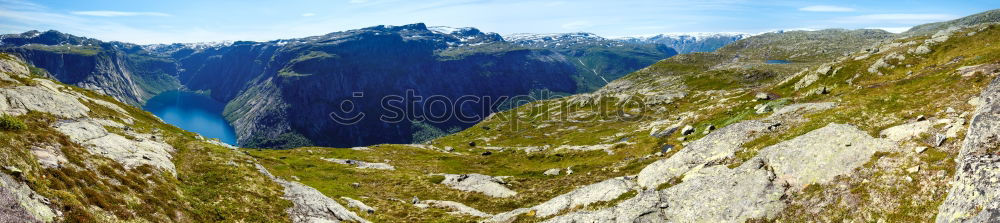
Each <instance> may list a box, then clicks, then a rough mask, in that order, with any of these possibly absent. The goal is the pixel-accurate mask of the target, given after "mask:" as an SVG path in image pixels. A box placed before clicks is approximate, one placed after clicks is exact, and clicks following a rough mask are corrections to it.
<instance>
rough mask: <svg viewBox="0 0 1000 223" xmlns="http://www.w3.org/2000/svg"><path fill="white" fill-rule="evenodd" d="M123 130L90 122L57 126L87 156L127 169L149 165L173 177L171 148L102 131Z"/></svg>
mask: <svg viewBox="0 0 1000 223" xmlns="http://www.w3.org/2000/svg"><path fill="white" fill-rule="evenodd" d="M105 126H110V127H119V128H120V127H122V125H121V124H117V123H116V122H113V121H108V120H99V119H92V118H85V119H78V120H69V121H63V122H59V123H57V124H56V126H55V128H56V130H58V131H59V132H61V133H63V134H65V135H66V136H69V138H70V140H72V141H73V142H75V143H77V144H80V145H82V146H84V148H86V149H87V151H89V152H90V153H93V154H96V155H100V156H104V157H108V158H110V159H112V160H115V161H118V162H119V163H121V164H122V166H125V167H126V168H134V167H137V166H142V165H151V166H154V167H158V168H160V169H163V170H167V171H169V172H171V173H175V172H176V170H175V169H174V163H173V162H172V161H171V160H170V159H171V157H172V155H171V153H173V152H174V148H173V147H172V146H170V144H167V143H165V142H162V141H158V140H157V139H154V138H155V137H153V135H148V134H137V133H132V134H129V135H128V137H126V136H123V135H119V134H118V133H111V132H108V130H107V129H106V128H105Z"/></svg>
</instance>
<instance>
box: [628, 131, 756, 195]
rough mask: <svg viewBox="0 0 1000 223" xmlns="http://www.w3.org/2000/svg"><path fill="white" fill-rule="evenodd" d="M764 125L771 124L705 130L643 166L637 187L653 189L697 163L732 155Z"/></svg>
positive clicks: (692, 167)
mask: <svg viewBox="0 0 1000 223" xmlns="http://www.w3.org/2000/svg"><path fill="white" fill-rule="evenodd" d="M768 126H771V124H769V123H764V122H761V121H755V120H751V121H742V122H738V123H735V124H732V125H729V126H726V127H722V128H721V129H719V130H717V131H714V132H712V133H709V134H708V135H706V136H705V137H702V138H701V139H698V140H695V141H694V142H691V143H690V144H688V145H687V146H686V147H684V148H683V149H682V150H681V151H679V152H677V153H676V154H674V155H673V156H670V157H669V158H667V159H663V160H659V161H656V162H654V163H652V164H650V165H648V166H646V167H645V168H643V169H642V171H640V172H639V175H638V178H637V181H638V183H639V186H642V187H644V188H656V187H657V186H659V185H660V184H662V183H666V182H668V181H670V179H672V178H674V177H678V176H680V175H682V174H684V173H685V172H688V171H690V170H692V169H694V168H696V167H698V166H702V165H704V164H706V163H710V162H714V161H718V160H723V159H726V158H729V157H732V156H733V154H735V153H736V151H737V150H738V149H739V148H740V146H741V145H743V143H744V142H746V141H749V140H751V139H753V138H756V136H757V135H758V133H760V132H762V131H764V130H766V129H767V127H768Z"/></svg>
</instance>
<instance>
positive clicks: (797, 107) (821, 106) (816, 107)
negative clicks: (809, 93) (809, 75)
mask: <svg viewBox="0 0 1000 223" xmlns="http://www.w3.org/2000/svg"><path fill="white" fill-rule="evenodd" d="M834 107H837V103H833V102H817V103H799V104H791V105H788V106H784V107H781V108H778V109H775V110H774V112H773V113H771V115H769V116H768V119H775V118H776V117H779V116H782V115H786V114H792V113H796V112H799V113H807V112H817V111H822V110H827V109H831V108H834Z"/></svg>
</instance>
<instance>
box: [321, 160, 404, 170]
mask: <svg viewBox="0 0 1000 223" xmlns="http://www.w3.org/2000/svg"><path fill="white" fill-rule="evenodd" d="M322 159H323V160H326V161H328V162H333V163H338V164H344V165H351V166H354V167H356V168H359V169H377V170H396V167H393V166H392V165H389V164H388V163H371V162H365V161H360V160H349V159H334V158H322Z"/></svg>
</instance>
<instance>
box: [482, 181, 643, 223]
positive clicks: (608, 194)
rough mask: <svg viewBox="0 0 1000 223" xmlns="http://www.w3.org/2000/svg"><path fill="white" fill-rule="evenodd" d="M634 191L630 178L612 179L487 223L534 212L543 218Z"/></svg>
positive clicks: (501, 214) (503, 220)
mask: <svg viewBox="0 0 1000 223" xmlns="http://www.w3.org/2000/svg"><path fill="white" fill-rule="evenodd" d="M634 189H636V185H635V181H634V180H633V179H632V178H631V177H618V178H612V179H608V180H605V181H601V182H599V183H595V184H591V185H586V186H583V187H580V188H577V189H575V190H573V191H570V192H569V193H565V194H562V195H559V196H557V197H555V198H552V199H550V200H548V201H545V202H543V203H541V204H538V205H535V206H533V207H530V208H519V209H515V210H513V211H509V212H505V213H500V214H497V215H496V216H494V217H493V218H491V219H489V222H512V221H514V220H516V218H517V216H518V215H521V214H524V213H528V212H531V211H534V212H535V216H536V217H540V218H545V217H549V216H552V215H555V214H559V213H561V212H563V211H566V210H570V209H573V208H576V207H583V206H586V205H589V204H593V203H597V202H600V201H610V200H614V199H616V198H618V197H619V196H621V195H622V194H625V193H627V192H629V191H632V190H634Z"/></svg>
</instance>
